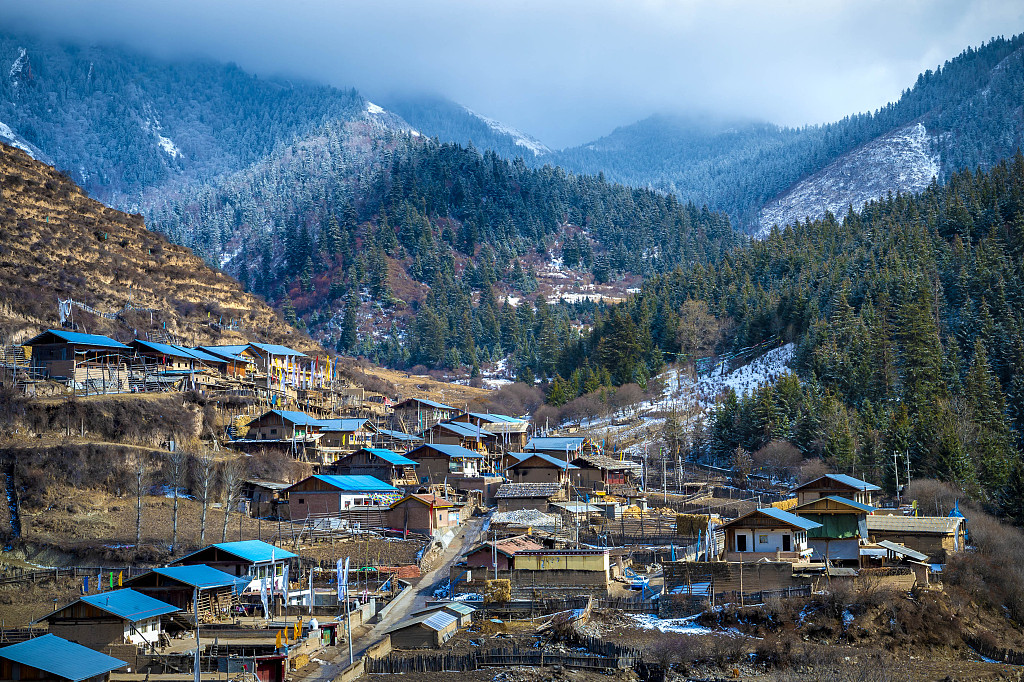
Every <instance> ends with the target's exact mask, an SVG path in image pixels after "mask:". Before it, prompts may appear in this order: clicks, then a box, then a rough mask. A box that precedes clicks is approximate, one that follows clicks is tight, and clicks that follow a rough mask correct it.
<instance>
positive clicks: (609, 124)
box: [0, 0, 1024, 148]
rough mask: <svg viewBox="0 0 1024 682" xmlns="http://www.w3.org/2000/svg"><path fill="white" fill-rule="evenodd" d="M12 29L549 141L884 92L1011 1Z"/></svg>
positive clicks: (573, 9) (839, 110) (455, 2)
mask: <svg viewBox="0 0 1024 682" xmlns="http://www.w3.org/2000/svg"><path fill="white" fill-rule="evenodd" d="M0 21H3V24H4V26H5V27H6V28H7V30H24V31H30V32H33V33H43V34H46V35H49V36H51V37H53V38H56V39H62V40H73V41H76V42H96V41H98V42H115V43H124V44H127V45H129V46H132V47H135V48H139V49H143V50H146V51H150V52H153V53H155V54H157V55H162V56H178V55H196V54H200V55H207V56H210V57H212V58H215V59H219V60H231V61H235V62H237V63H238V64H239V65H240V66H242V67H243V68H245V69H246V70H250V71H255V72H257V73H260V74H266V75H274V74H276V75H287V76H291V77H297V78H299V77H301V78H308V79H314V80H318V81H323V82H326V83H330V84H333V85H337V86H342V87H348V86H354V87H356V88H358V89H359V90H360V91H361V92H363V93H365V94H367V95H368V96H369V97H371V98H374V97H380V98H386V97H388V96H392V95H395V94H396V93H398V94H403V95H410V94H424V93H431V94H439V95H443V96H445V97H447V98H449V99H452V100H454V101H457V102H459V103H460V104H463V105H465V106H467V107H469V108H470V109H472V110H473V111H475V112H478V113H480V114H483V115H486V116H488V117H492V118H494V119H497V120H500V121H502V122H503V123H506V124H508V125H511V126H514V127H515V128H518V129H520V130H522V131H524V132H525V133H527V134H529V135H532V136H534V137H536V138H538V139H539V140H541V141H542V142H543V143H545V144H547V145H548V146H550V147H552V148H561V147H565V146H571V145H575V144H580V143H583V142H586V141H589V140H592V139H595V138H597V137H600V136H601V135H604V134H607V133H608V132H609V131H610V130H612V129H613V128H614V127H616V126H618V125H624V124H628V123H631V122H633V121H636V120H638V119H641V118H644V117H646V116H647V115H649V114H651V113H655V112H663V113H684V112H693V111H701V112H711V113H712V114H720V115H727V116H730V117H734V116H743V117H751V118H759V119H764V120H769V121H772V122H774V123H778V124H783V125H802V124H806V123H819V122H826V121H832V120H837V119H840V118H842V117H843V116H845V115H846V114H849V113H850V112H857V111H866V110H873V109H875V108H877V107H879V106H881V105H884V104H885V103H886V102H889V101H892V100H895V99H897V98H898V97H899V95H900V92H901V90H902V89H903V88H905V87H906V86H907V84H908V83H912V82H913V80H914V78H915V77H916V76H917V74H918V73H920V72H922V71H925V70H926V69H929V68H935V66H936V65H938V64H940V63H941V62H942V61H943V60H945V59H946V58H948V57H949V56H950V55H952V54H956V53H957V52H959V50H960V49H962V47H963V46H964V45H972V44H979V43H981V42H983V41H985V40H987V39H988V38H990V37H992V36H995V35H1000V34H1010V33H1015V32H1017V31H1019V30H1020V27H1021V26H1022V24H1024V6H1022V5H1021V3H1019V2H1012V1H1003V2H981V1H973V2H960V1H955V0H947V1H939V2H927V3H925V2H915V3H885V2H880V1H873V2H858V1H853V0H849V1H840V2H833V3H812V2H793V3H788V4H785V5H782V6H775V7H764V6H760V5H750V4H747V3H738V2H710V1H692V2H678V3H667V2H654V1H645V2H629V3H623V2H611V1H610V0H601V1H598V2H583V1H582V0H568V1H566V2H559V3H546V2H542V1H540V0H520V1H516V2H505V3H478V2H469V1H468V0H438V1H436V2H429V3H423V2H413V1H411V0H392V1H389V2H380V1H379V0H354V1H351V2H345V3H335V2H328V1H326V0H311V1H308V2H302V3H276V2H241V1H240V0H223V1H219V2H214V3H211V2H198V1H196V0H183V1H181V2H176V3H173V4H170V5H169V4H165V3H154V2H126V1H124V0H98V1H97V2H90V3H70V2H61V1H59V0H36V1H34V2H31V3H6V4H5V5H4V6H3V7H0Z"/></svg>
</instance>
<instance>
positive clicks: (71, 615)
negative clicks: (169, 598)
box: [33, 589, 179, 649]
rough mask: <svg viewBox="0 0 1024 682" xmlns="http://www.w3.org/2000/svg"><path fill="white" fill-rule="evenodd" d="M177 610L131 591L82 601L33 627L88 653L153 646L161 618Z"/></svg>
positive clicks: (77, 600)
mask: <svg viewBox="0 0 1024 682" xmlns="http://www.w3.org/2000/svg"><path fill="white" fill-rule="evenodd" d="M178 610H179V609H178V607H176V606H172V605H171V604H167V603H165V602H162V601H160V600H158V599H154V598H153V597H150V596H147V595H145V594H142V593H141V592H136V591H135V590H132V589H122V590H114V591H113V592H101V593H99V594H91V595H89V596H87V597H81V598H80V599H76V600H75V601H73V602H71V603H70V604H68V605H67V606H63V607H61V608H59V609H57V610H56V611H54V612H53V613H51V614H49V615H47V616H43V617H42V618H40V619H39V620H37V621H35V622H34V623H33V625H35V623H40V622H43V621H45V622H46V623H47V626H48V629H49V632H50V633H52V634H54V635H57V636H58V637H62V638H64V639H66V640H68V641H71V642H76V643H77V644H81V645H83V646H87V647H89V648H90V649H102V648H104V647H107V646H110V645H112V644H113V645H118V644H143V645H145V644H152V643H154V642H158V641H159V640H160V634H161V633H162V632H163V628H162V627H161V624H160V617H161V616H165V615H167V614H169V613H175V612H177V611H178Z"/></svg>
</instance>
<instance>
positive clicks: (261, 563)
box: [170, 540, 299, 603]
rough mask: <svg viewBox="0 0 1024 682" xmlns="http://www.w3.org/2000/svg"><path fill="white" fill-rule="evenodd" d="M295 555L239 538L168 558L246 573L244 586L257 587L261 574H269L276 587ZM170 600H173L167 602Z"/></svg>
mask: <svg viewBox="0 0 1024 682" xmlns="http://www.w3.org/2000/svg"><path fill="white" fill-rule="evenodd" d="M298 558H299V557H298V555H297V554H294V553H292V552H289V551H288V550H286V549H281V548H280V547H275V546H274V545H272V544H270V543H268V542H263V541H261V540H240V541H238V542H218V543H216V544H213V545H207V546H206V547H204V548H203V549H200V550H196V551H195V552H192V553H191V554H186V555H185V556H183V557H181V558H180V559H178V560H176V561H174V562H172V564H171V565H172V566H194V565H197V564H205V565H206V566H209V567H211V568H215V569H217V570H219V571H223V572H225V573H227V574H228V575H233V576H236V577H248V578H249V580H250V584H249V587H248V589H249V590H252V591H255V590H257V589H259V587H258V582H257V581H259V580H262V579H264V578H273V579H274V582H275V586H276V587H277V588H278V589H280V588H281V586H282V585H283V582H284V576H285V575H287V569H288V567H289V565H290V564H292V563H297V562H298ZM170 603H174V602H170Z"/></svg>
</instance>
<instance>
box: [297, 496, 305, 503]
mask: <svg viewBox="0 0 1024 682" xmlns="http://www.w3.org/2000/svg"><path fill="white" fill-rule="evenodd" d="M298 503H299V504H306V498H304V497H300V498H299V499H298Z"/></svg>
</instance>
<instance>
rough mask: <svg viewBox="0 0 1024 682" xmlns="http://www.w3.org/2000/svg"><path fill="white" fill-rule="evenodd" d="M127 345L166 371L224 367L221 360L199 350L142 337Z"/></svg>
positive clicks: (191, 370) (221, 368)
mask: <svg viewBox="0 0 1024 682" xmlns="http://www.w3.org/2000/svg"><path fill="white" fill-rule="evenodd" d="M129 346H131V347H132V348H133V349H134V350H135V352H136V354H138V356H139V357H141V358H145V359H146V361H147V362H150V363H153V364H155V365H159V366H161V367H163V369H164V371H167V372H201V371H204V370H208V369H209V370H213V371H216V372H220V371H223V370H224V369H226V363H225V362H224V361H223V360H221V359H220V358H216V357H214V356H212V355H210V354H209V353H204V352H203V351H201V350H195V349H192V348H185V347H184V346H175V345H172V344H169V343H156V342H155V341H143V340H142V339H135V340H134V341H132V342H131V343H130V344H129Z"/></svg>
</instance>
